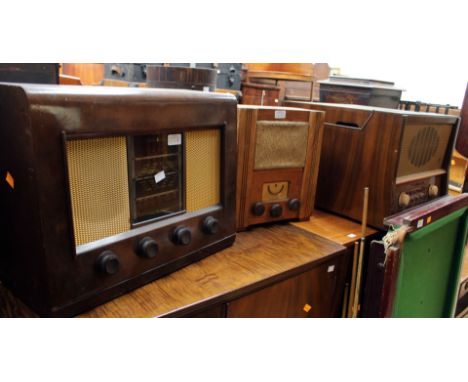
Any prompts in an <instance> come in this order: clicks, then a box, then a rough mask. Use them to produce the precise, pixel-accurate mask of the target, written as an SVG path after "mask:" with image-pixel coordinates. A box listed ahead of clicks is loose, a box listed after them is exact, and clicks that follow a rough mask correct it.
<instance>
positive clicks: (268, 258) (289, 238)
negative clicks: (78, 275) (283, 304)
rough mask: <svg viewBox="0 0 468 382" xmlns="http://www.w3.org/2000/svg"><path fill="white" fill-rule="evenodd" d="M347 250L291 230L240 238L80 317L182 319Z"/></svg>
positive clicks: (259, 232) (259, 230) (255, 231)
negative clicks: (175, 317) (179, 317)
mask: <svg viewBox="0 0 468 382" xmlns="http://www.w3.org/2000/svg"><path fill="white" fill-rule="evenodd" d="M343 253H344V247H342V246H340V245H337V244H335V243H332V242H331V241H328V240H326V239H324V238H321V237H319V236H316V235H314V234H310V233H308V232H306V231H304V230H301V229H298V228H296V227H293V226H291V225H287V224H286V225H274V226H267V227H257V228H255V229H251V230H250V231H247V232H242V233H239V234H238V236H237V239H236V241H235V243H234V245H233V246H232V247H230V248H227V249H225V250H223V251H221V252H219V253H217V254H215V255H212V256H210V257H208V258H206V259H203V260H201V261H199V262H197V263H195V264H192V265H190V266H188V267H186V268H184V269H181V270H179V271H177V272H175V273H173V274H171V275H169V276H166V277H164V278H162V279H159V280H156V281H154V282H152V283H150V284H147V285H145V286H143V287H142V288H139V289H137V290H134V291H132V292H130V293H127V294H125V295H123V296H121V297H119V298H116V299H114V300H112V301H110V302H108V303H106V304H104V305H101V306H99V307H97V308H95V309H93V310H91V311H89V312H86V313H84V314H82V315H81V317H155V316H183V315H188V314H189V313H190V312H191V311H193V312H195V311H197V310H198V311H199V310H200V309H201V308H202V307H203V308H206V309H208V308H215V307H216V306H218V305H219V304H221V303H223V302H226V301H230V300H234V299H236V298H239V297H241V296H243V295H245V294H247V293H251V292H253V291H255V290H259V289H260V288H262V287H265V286H268V285H272V284H274V283H276V282H280V281H283V280H285V279H287V278H289V277H292V276H295V275H298V274H300V273H303V272H306V271H308V270H310V269H312V268H314V267H316V266H319V265H320V264H321V263H323V262H325V261H329V260H331V259H333V258H336V259H338V258H339V255H341V254H343Z"/></svg>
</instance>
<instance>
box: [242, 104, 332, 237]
mask: <svg viewBox="0 0 468 382" xmlns="http://www.w3.org/2000/svg"><path fill="white" fill-rule="evenodd" d="M322 118H323V113H320V112H313V111H308V110H303V109H294V108H275V107H268V106H263V107H262V106H247V105H239V106H238V131H237V134H238V155H237V227H238V229H245V228H246V227H248V226H250V225H253V224H259V223H266V222H273V221H279V220H285V219H306V218H308V217H309V216H310V214H311V213H312V210H313V207H314V199H315V186H316V181H317V171H318V166H319V160H320V149H321V143H322V132H323V127H322Z"/></svg>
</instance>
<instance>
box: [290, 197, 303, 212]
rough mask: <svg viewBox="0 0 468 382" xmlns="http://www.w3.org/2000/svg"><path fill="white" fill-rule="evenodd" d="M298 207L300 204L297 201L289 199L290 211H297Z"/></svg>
mask: <svg viewBox="0 0 468 382" xmlns="http://www.w3.org/2000/svg"><path fill="white" fill-rule="evenodd" d="M300 206H301V202H300V201H299V199H290V200H289V202H288V207H289V209H290V210H292V211H297V210H299V207H300Z"/></svg>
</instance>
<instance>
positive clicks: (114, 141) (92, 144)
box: [66, 137, 130, 245]
mask: <svg viewBox="0 0 468 382" xmlns="http://www.w3.org/2000/svg"><path fill="white" fill-rule="evenodd" d="M66 148H67V164H68V177H69V183H70V194H71V203H72V213H73V227H74V234H75V243H76V245H81V244H86V243H89V242H92V241H95V240H99V239H102V238H104V237H107V236H112V235H116V234H118V233H121V232H124V231H128V230H129V229H130V206H129V196H128V173H127V148H126V140H125V138H124V137H113V138H97V139H78V140H70V141H67V143H66Z"/></svg>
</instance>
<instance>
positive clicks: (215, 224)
mask: <svg viewBox="0 0 468 382" xmlns="http://www.w3.org/2000/svg"><path fill="white" fill-rule="evenodd" d="M202 229H203V232H205V233H207V234H210V235H214V234H215V233H218V231H219V221H218V219H215V218H214V217H213V216H207V217H206V218H205V220H203V225H202Z"/></svg>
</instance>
